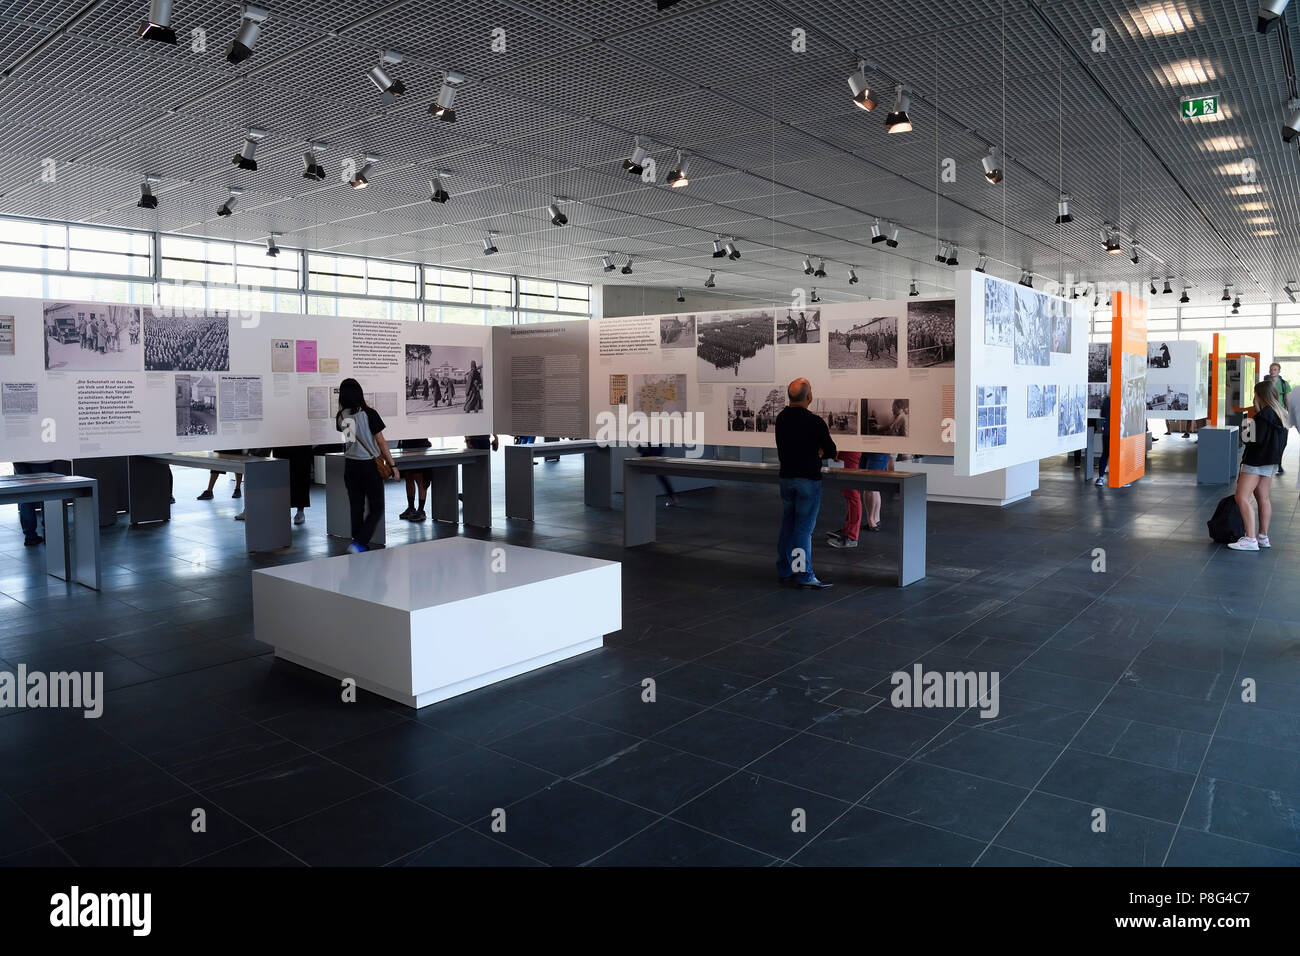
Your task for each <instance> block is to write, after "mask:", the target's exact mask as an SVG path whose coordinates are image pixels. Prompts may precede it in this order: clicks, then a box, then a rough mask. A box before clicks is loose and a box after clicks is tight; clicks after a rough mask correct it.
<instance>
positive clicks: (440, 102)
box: [429, 70, 465, 123]
mask: <svg viewBox="0 0 1300 956" xmlns="http://www.w3.org/2000/svg"><path fill="white" fill-rule="evenodd" d="M464 83H465V77H464V75H463V74H461V73H457V72H456V71H455V70H448V71H447V72H446V73H444V74H443V77H442V88H441V89H440V90H438V98H437V99H436V100H434V101H433V103H431V104H430V105H429V113H430V115H432V116H434V117H435V118H436V119H440V120H442V121H443V122H444V123H454V122H456V110H455V108H454V107H453V105H452V104H453V103H455V102H456V91H457V90H459V89H460V88H461V86H462V85H464Z"/></svg>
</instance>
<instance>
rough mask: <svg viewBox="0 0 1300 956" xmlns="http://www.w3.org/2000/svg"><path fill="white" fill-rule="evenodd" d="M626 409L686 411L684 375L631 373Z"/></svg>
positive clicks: (656, 411) (666, 411) (661, 412)
mask: <svg viewBox="0 0 1300 956" xmlns="http://www.w3.org/2000/svg"><path fill="white" fill-rule="evenodd" d="M628 411H638V412H645V413H646V414H647V415H650V414H663V413H670V412H684V411H686V376H685V375H682V374H674V375H633V376H632V405H631V406H630V407H629V408H628Z"/></svg>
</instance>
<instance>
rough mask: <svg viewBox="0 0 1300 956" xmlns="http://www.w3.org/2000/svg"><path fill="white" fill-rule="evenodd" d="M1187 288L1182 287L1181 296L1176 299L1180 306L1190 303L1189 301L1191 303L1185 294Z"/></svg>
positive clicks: (1189, 297)
mask: <svg viewBox="0 0 1300 956" xmlns="http://www.w3.org/2000/svg"><path fill="white" fill-rule="evenodd" d="M1188 288H1189V287H1188V286H1183V294H1182V295H1180V296H1179V297H1178V301H1179V302H1180V303H1181V304H1182V305H1186V304H1187V303H1188V302H1191V301H1192V299H1191V296H1189V295H1188V294H1187V289H1188Z"/></svg>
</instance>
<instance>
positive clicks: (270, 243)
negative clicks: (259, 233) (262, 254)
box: [266, 232, 280, 259]
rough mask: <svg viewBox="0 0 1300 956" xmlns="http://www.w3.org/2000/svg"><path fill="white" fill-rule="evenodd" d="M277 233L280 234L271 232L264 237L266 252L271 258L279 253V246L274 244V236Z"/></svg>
mask: <svg viewBox="0 0 1300 956" xmlns="http://www.w3.org/2000/svg"><path fill="white" fill-rule="evenodd" d="M278 235H280V234H279V233H278V232H273V233H271V234H270V235H269V236H267V237H266V254H267V255H268V256H270V257H271V258H272V259H274V258H275V257H276V256H278V255H279V254H280V247H279V246H277V245H276V244H275V237H276V236H278Z"/></svg>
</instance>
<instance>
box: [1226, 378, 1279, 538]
mask: <svg viewBox="0 0 1300 956" xmlns="http://www.w3.org/2000/svg"><path fill="white" fill-rule="evenodd" d="M1289 427H1290V425H1289V424H1288V421H1287V414H1286V409H1284V408H1283V407H1282V403H1281V401H1280V400H1279V399H1278V394H1277V387H1276V386H1275V385H1274V384H1273V382H1272V380H1271V379H1267V378H1266V379H1264V380H1263V381H1262V382H1260V383H1259V384H1258V385H1256V386H1255V408H1254V412H1253V414H1252V415H1251V417H1250V419H1249V421H1248V422H1246V423H1245V426H1244V427H1243V429H1242V431H1243V432H1244V433H1245V435H1246V436H1248V437H1247V440H1246V441H1245V445H1246V451H1245V454H1243V455H1242V456H1241V471H1240V472H1239V473H1238V475H1237V494H1236V498H1237V507H1238V508H1239V509H1240V510H1241V521H1242V523H1243V524H1244V525H1245V526H1246V533H1245V535H1243V536H1242V537H1240V538H1238V539H1237V540H1236V541H1233V542H1232V543H1231V544H1229V545H1228V547H1229V548H1231V549H1232V550H1234V551H1258V550H1259V549H1260V548H1268V547H1272V545H1271V544H1270V543H1269V540H1268V521H1269V518H1270V517H1272V514H1273V505H1272V502H1271V501H1270V500H1269V497H1268V493H1269V489H1270V488H1271V487H1272V485H1273V476H1274V475H1276V474H1277V471H1278V466H1279V465H1281V464H1282V452H1283V451H1284V450H1285V449H1286V433H1287V429H1288V428H1289ZM1251 498H1254V499H1255V506H1256V507H1257V508H1258V509H1259V527H1258V529H1257V528H1256V526H1255V508H1252V507H1251Z"/></svg>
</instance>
